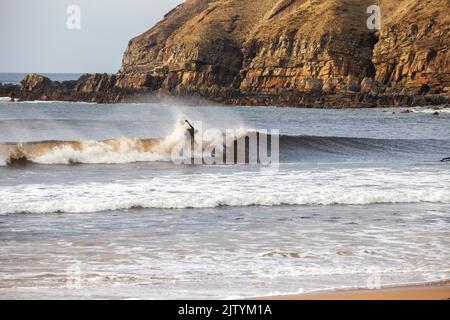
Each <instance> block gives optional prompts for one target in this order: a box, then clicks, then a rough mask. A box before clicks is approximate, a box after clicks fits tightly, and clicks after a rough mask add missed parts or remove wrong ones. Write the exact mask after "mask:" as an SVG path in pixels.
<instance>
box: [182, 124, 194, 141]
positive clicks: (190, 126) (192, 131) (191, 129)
mask: <svg viewBox="0 0 450 320" xmlns="http://www.w3.org/2000/svg"><path fill="white" fill-rule="evenodd" d="M184 121H185V122H186V123H187V124H188V126H189V129H187V131H188V132H189V134H190V135H191V139H192V140H194V138H195V133H196V130H195V128H194V126H193V125H192V124H191V123H190V122H189V121H187V120H184Z"/></svg>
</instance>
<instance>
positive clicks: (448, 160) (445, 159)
mask: <svg viewBox="0 0 450 320" xmlns="http://www.w3.org/2000/svg"><path fill="white" fill-rule="evenodd" d="M441 162H450V157H448V158H444V159H442V160H441Z"/></svg>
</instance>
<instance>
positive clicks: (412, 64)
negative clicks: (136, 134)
mask: <svg viewBox="0 0 450 320" xmlns="http://www.w3.org/2000/svg"><path fill="white" fill-rule="evenodd" d="M378 3H379V5H380V7H381V12H382V29H381V30H379V31H377V32H373V31H371V30H368V28H367V26H366V20H367V18H368V14H367V13H366V9H367V7H368V6H370V5H372V4H373V1H371V0H361V1H353V0H315V1H311V0H289V1H288V0H278V1H276V0H259V1H257V2H255V1H251V0H187V1H185V2H184V3H183V4H181V5H179V6H178V7H177V8H175V9H174V10H172V11H171V12H169V13H168V14H167V15H166V16H165V18H164V19H163V20H162V21H161V22H159V23H158V24H156V25H155V26H154V27H153V28H151V29H150V30H148V31H147V32H145V33H143V34H142V35H140V36H138V37H136V38H134V39H132V40H130V42H129V46H128V48H127V50H126V52H125V54H124V58H123V63H122V67H121V68H120V70H119V71H118V72H117V74H116V75H107V74H95V75H83V76H82V77H81V78H80V79H79V80H77V81H67V82H62V83H58V82H52V81H50V80H49V79H47V78H45V77H42V76H39V75H29V76H27V78H25V79H24V81H22V83H21V85H20V86H19V87H17V88H14V89H13V91H14V93H15V94H16V95H17V97H18V98H20V99H23V100H36V99H40V100H69V101H91V102H103V103H106V102H108V103H114V102H130V101H141V100H143V101H146V100H148V99H152V98H154V97H158V96H162V95H173V96H181V97H202V98H207V99H209V100H212V101H216V102H221V103H228V104H245V105H283V106H301V107H377V106H414V105H437V104H448V103H449V102H450V63H449V59H450V57H449V55H450V50H449V44H450V17H449V15H448V12H449V9H450V2H449V1H448V0H380V1H378ZM1 90H5V91H7V90H11V88H9V89H2V88H0V93H1V92H3V91H1Z"/></svg>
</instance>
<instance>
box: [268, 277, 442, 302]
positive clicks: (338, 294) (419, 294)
mask: <svg viewBox="0 0 450 320" xmlns="http://www.w3.org/2000/svg"><path fill="white" fill-rule="evenodd" d="M261 299H262V300H449V299H450V280H445V281H440V282H433V283H425V284H417V285H406V286H395V287H394V286H393V287H385V288H382V289H379V290H365V289H361V290H338V291H327V292H320V293H313V294H299V295H286V296H273V297H263V298H261Z"/></svg>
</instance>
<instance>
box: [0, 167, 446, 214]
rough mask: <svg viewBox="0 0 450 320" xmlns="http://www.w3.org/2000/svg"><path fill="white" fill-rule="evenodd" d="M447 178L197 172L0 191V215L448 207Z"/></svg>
mask: <svg viewBox="0 0 450 320" xmlns="http://www.w3.org/2000/svg"><path fill="white" fill-rule="evenodd" d="M449 184H450V173H448V172H441V171H430V170H420V169H416V170H413V171H411V172H406V173H405V172H402V171H401V170H396V169H386V168H365V169H363V168H361V169H334V170H306V171H279V172H278V173H275V174H268V173H258V172H256V173H255V172H236V173H231V174H229V173H202V174H187V175H182V176H180V175H176V176H158V177H153V178H148V179H134V180H120V181H112V182H95V183H94V182H91V183H78V184H72V185H59V184H24V185H15V186H0V214H12V213H54V212H68V213H84V212H101V211H110V210H126V209H130V208H161V209H183V208H214V207H220V206H279V205H303V206H309V205H314V206H316V205H322V206H328V205H368V204H376V203H421V202H428V203H450V189H449V188H448V186H449Z"/></svg>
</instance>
